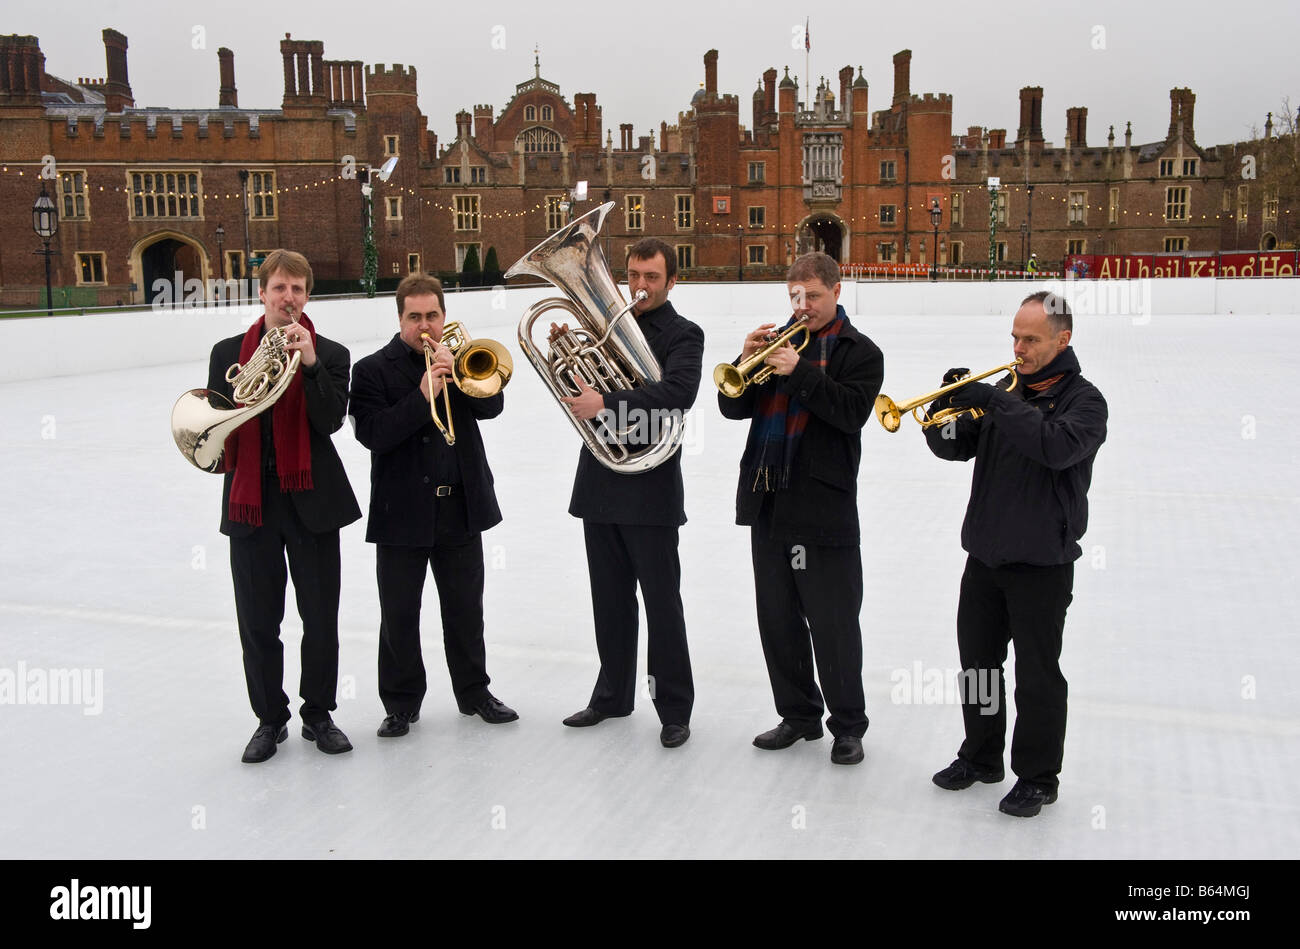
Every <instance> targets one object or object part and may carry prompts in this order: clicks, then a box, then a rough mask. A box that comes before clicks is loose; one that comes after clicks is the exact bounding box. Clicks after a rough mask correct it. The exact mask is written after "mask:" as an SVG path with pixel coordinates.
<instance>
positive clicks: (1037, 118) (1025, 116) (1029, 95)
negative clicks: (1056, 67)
mask: <svg viewBox="0 0 1300 949" xmlns="http://www.w3.org/2000/svg"><path fill="white" fill-rule="evenodd" d="M1042 140H1043V87H1042V86H1025V87H1024V88H1023V89H1021V90H1020V127H1019V128H1018V129H1017V130H1016V146H1017V147H1019V146H1021V145H1023V144H1024V143H1025V142H1026V141H1030V142H1042Z"/></svg>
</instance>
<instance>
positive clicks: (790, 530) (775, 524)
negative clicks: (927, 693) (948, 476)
mask: <svg viewBox="0 0 1300 949" xmlns="http://www.w3.org/2000/svg"><path fill="white" fill-rule="evenodd" d="M786 281H787V289H788V291H789V294H790V300H791V303H792V304H793V307H794V315H793V317H792V318H791V321H790V323H789V324H788V326H789V327H791V328H795V327H797V326H798V325H799V324H800V322H801V321H803V320H804V318H806V322H803V324H802V325H803V328H804V331H798V330H796V331H794V332H789V331H788V330H787V332H786V333H783V334H782V335H783V336H784V337H785V341H784V342H783V343H781V344H780V345H779V346H773V345H772V344H771V343H769V342H768V336H769V334H770V332H771V331H772V330H773V329H774V328H775V324H772V323H768V324H765V325H763V326H760V327H759V328H758V329H756V330H754V331H753V332H752V333H750V334H749V335H748V336H747V337H745V345H744V350H743V352H742V353H741V357H740V359H739V360H737V362H738V363H739V365H740V366H743V367H745V368H746V369H747V370H748V369H750V368H751V367H752V369H753V372H754V376H752V377H751V379H749V380H746V383H745V384H744V385H743V388H741V387H740V386H736V387H735V388H733V387H731V386H727V385H724V383H723V381H722V378H721V377H722V376H723V375H729V374H728V373H726V370H727V369H729V368H730V367H726V366H725V365H724V366H719V367H718V371H717V372H715V376H714V378H715V380H718V382H719V387H720V388H722V389H724V391H723V392H722V393H720V394H719V396H718V406H719V408H720V409H721V410H722V414H723V415H724V416H726V417H727V418H730V419H749V420H750V426H749V440H748V441H747V442H746V444H745V452H744V455H742V457H741V459H740V485H739V487H738V489H737V492H736V523H737V524H742V525H748V526H749V528H750V550H751V553H752V556H753V565H754V594H755V599H756V602H757V608H758V633H759V638H760V640H761V642H762V645H763V656H764V658H765V659H766V660H767V672H768V677H769V679H770V680H771V683H772V695H773V698H774V699H775V701H776V710H777V712H778V714H780V716H781V722H780V724H778V725H777V726H776V727H775V728H773V729H772V730H770V731H766V732H764V733H763V734H761V735H759V736H758V737H756V738H755V739H754V744H755V745H756V746H757V747H759V748H762V749H765V750H769V751H774V750H777V749H781V748H788V747H789V746H790V745H793V744H794V743H795V742H797V741H798V740H799V739H800V738H804V739H807V740H809V741H812V740H813V739H817V738H821V737H822V721H821V720H822V715H823V713H824V711H825V709H826V708H827V707H829V708H830V712H831V716H830V719H829V721H828V722H827V727H828V728H829V729H830V732H831V734H832V735H834V736H835V742H834V744H833V745H832V748H831V761H833V762H834V763H836V764H857V763H858V762H860V761H861V760H862V758H863V753H862V736H863V735H864V734H865V733H866V731H867V713H866V699H865V697H864V695H863V690H862V631H861V627H860V625H859V622H858V614H859V612H860V610H861V609H862V553H861V549H860V546H859V542H860V541H859V532H858V491H857V477H858V463H859V460H860V459H861V457H862V426H863V425H865V424H866V422H867V419H869V418H871V412H872V402H873V400H874V399H875V397H876V395H877V394H878V393H879V392H880V384H881V381H882V380H883V379H884V374H885V360H884V356H883V355H882V353H881V352H880V349H879V347H877V346H876V344H875V343H873V342H872V341H871V340H870V339H868V338H867V337H866V336H864V335H863V334H862V333H860V332H859V331H858V330H857V329H855V328H854V327H853V325H852V324H851V323H850V322H849V318H848V316H847V315H846V314H845V312H844V308H843V307H842V306H840V305H839V303H838V301H839V295H840V268H839V265H838V264H836V263H835V261H834V259H833V258H831V257H830V256H828V255H826V254H822V253H812V254H805V255H803V256H802V257H799V258H798V259H797V260H795V262H794V263H793V264H792V265H791V267H790V271H789V273H788V274H787V275H786ZM787 334H788V335H787ZM805 336H806V340H807V344H806V346H803V347H801V348H802V354H801V353H800V352H798V351H796V349H795V346H794V345H792V343H803V341H804V340H803V338H802V337H805ZM764 352H766V353H767V355H766V356H765V357H762V356H761V354H762V353H764ZM760 358H761V365H762V366H766V367H770V369H771V372H770V373H765V374H764V375H762V376H759V375H758V373H760V372H762V369H761V368H760V367H759V366H758V365H754V364H755V363H756V362H758V361H759V360H760ZM751 382H752V384H750V383H751ZM736 388H741V391H739V392H738V394H736V395H735V396H734V397H733V396H731V395H728V391H732V392H734V391H736ZM814 655H816V661H817V672H818V676H819V678H820V679H821V690H818V688H817V683H816V682H814V681H813V656H814ZM823 693H824V694H825V701H824V703H823Z"/></svg>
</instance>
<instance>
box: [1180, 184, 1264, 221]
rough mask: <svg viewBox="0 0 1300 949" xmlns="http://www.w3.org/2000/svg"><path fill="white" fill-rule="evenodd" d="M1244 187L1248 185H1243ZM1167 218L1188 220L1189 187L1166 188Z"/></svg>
mask: <svg viewBox="0 0 1300 949" xmlns="http://www.w3.org/2000/svg"><path fill="white" fill-rule="evenodd" d="M1242 187H1243V188H1244V187H1246V186H1245V185H1242ZM1165 220H1166V221H1186V220H1187V189H1186V188H1166V189H1165Z"/></svg>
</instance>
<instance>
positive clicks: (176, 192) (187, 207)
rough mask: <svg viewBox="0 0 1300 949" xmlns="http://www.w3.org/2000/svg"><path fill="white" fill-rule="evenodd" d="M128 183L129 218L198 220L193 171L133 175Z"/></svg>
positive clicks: (146, 172)
mask: <svg viewBox="0 0 1300 949" xmlns="http://www.w3.org/2000/svg"><path fill="white" fill-rule="evenodd" d="M127 180H128V181H129V182H130V183H131V205H130V207H131V217H132V218H155V217H156V218H169V217H178V218H183V217H198V216H199V194H200V191H199V174H198V172H196V171H169V172H162V171H134V172H131V173H130V174H129V175H128V176H127Z"/></svg>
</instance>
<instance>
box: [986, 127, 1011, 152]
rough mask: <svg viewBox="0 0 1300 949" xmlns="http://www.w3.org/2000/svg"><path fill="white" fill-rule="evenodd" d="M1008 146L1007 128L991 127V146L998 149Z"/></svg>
mask: <svg viewBox="0 0 1300 949" xmlns="http://www.w3.org/2000/svg"><path fill="white" fill-rule="evenodd" d="M1006 147H1007V130H1006V129H989V148H993V149H998V148H1006Z"/></svg>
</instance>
